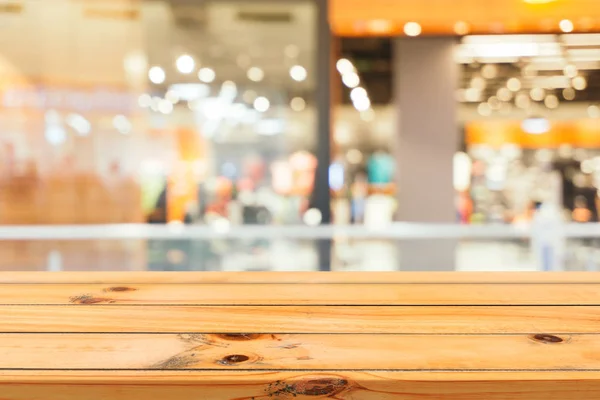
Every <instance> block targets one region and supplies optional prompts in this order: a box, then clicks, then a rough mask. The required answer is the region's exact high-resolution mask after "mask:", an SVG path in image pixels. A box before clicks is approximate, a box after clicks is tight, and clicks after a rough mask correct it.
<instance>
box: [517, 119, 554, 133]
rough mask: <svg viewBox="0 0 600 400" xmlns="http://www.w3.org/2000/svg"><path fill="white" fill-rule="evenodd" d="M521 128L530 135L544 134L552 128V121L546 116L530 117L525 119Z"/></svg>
mask: <svg viewBox="0 0 600 400" xmlns="http://www.w3.org/2000/svg"><path fill="white" fill-rule="evenodd" d="M521 128H522V129H523V131H525V132H526V133H529V134H530V135H542V134H544V133H547V132H548V131H549V130H550V121H548V120H547V119H546V118H528V119H526V120H525V121H523V123H522V124H521Z"/></svg>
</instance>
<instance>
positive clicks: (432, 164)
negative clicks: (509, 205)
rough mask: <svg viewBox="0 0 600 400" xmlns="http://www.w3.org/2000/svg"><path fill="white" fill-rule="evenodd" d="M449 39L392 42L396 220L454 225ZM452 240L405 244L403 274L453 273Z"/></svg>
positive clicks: (454, 77) (454, 80)
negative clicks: (445, 271)
mask: <svg viewBox="0 0 600 400" xmlns="http://www.w3.org/2000/svg"><path fill="white" fill-rule="evenodd" d="M454 46H455V39H454V38H400V39H397V40H396V46H395V50H396V58H395V69H394V72H395V81H396V83H395V96H396V106H397V110H398V131H399V133H398V135H399V136H398V140H397V149H396V154H395V155H396V159H397V165H398V174H397V176H398V192H399V194H398V219H399V220H400V221H402V222H416V223H454V222H455V221H456V209H455V202H454V198H455V194H454V188H453V183H452V161H453V157H454V154H455V152H456V150H457V147H458V144H459V140H458V126H457V122H456V118H457V102H456V100H455V90H456V86H457V84H458V66H457V64H456V62H455V61H454ZM455 250H456V241H454V240H418V241H417V240H408V241H402V245H401V252H400V258H401V269H403V270H452V269H454V264H455Z"/></svg>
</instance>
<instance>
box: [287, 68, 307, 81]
mask: <svg viewBox="0 0 600 400" xmlns="http://www.w3.org/2000/svg"><path fill="white" fill-rule="evenodd" d="M290 76H291V77H292V79H293V80H295V81H297V82H302V81H305V80H306V77H307V72H306V68H304V67H303V66H301V65H294V66H293V67H292V68H290Z"/></svg>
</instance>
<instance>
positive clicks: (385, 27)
mask: <svg viewBox="0 0 600 400" xmlns="http://www.w3.org/2000/svg"><path fill="white" fill-rule="evenodd" d="M367 27H368V29H369V31H370V32H372V33H379V34H385V33H389V32H391V31H392V30H393V29H394V24H393V23H392V21H390V20H387V19H373V20H371V21H368V23H367Z"/></svg>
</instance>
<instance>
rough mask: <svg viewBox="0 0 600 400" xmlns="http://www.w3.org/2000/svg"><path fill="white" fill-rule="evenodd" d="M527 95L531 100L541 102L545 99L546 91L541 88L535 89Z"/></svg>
mask: <svg viewBox="0 0 600 400" xmlns="http://www.w3.org/2000/svg"><path fill="white" fill-rule="evenodd" d="M529 95H530V96H531V99H532V100H535V101H542V100H544V98H545V97H546V91H545V90H544V89H543V88H541V87H536V88H533V89H531V92H530V93H529Z"/></svg>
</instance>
